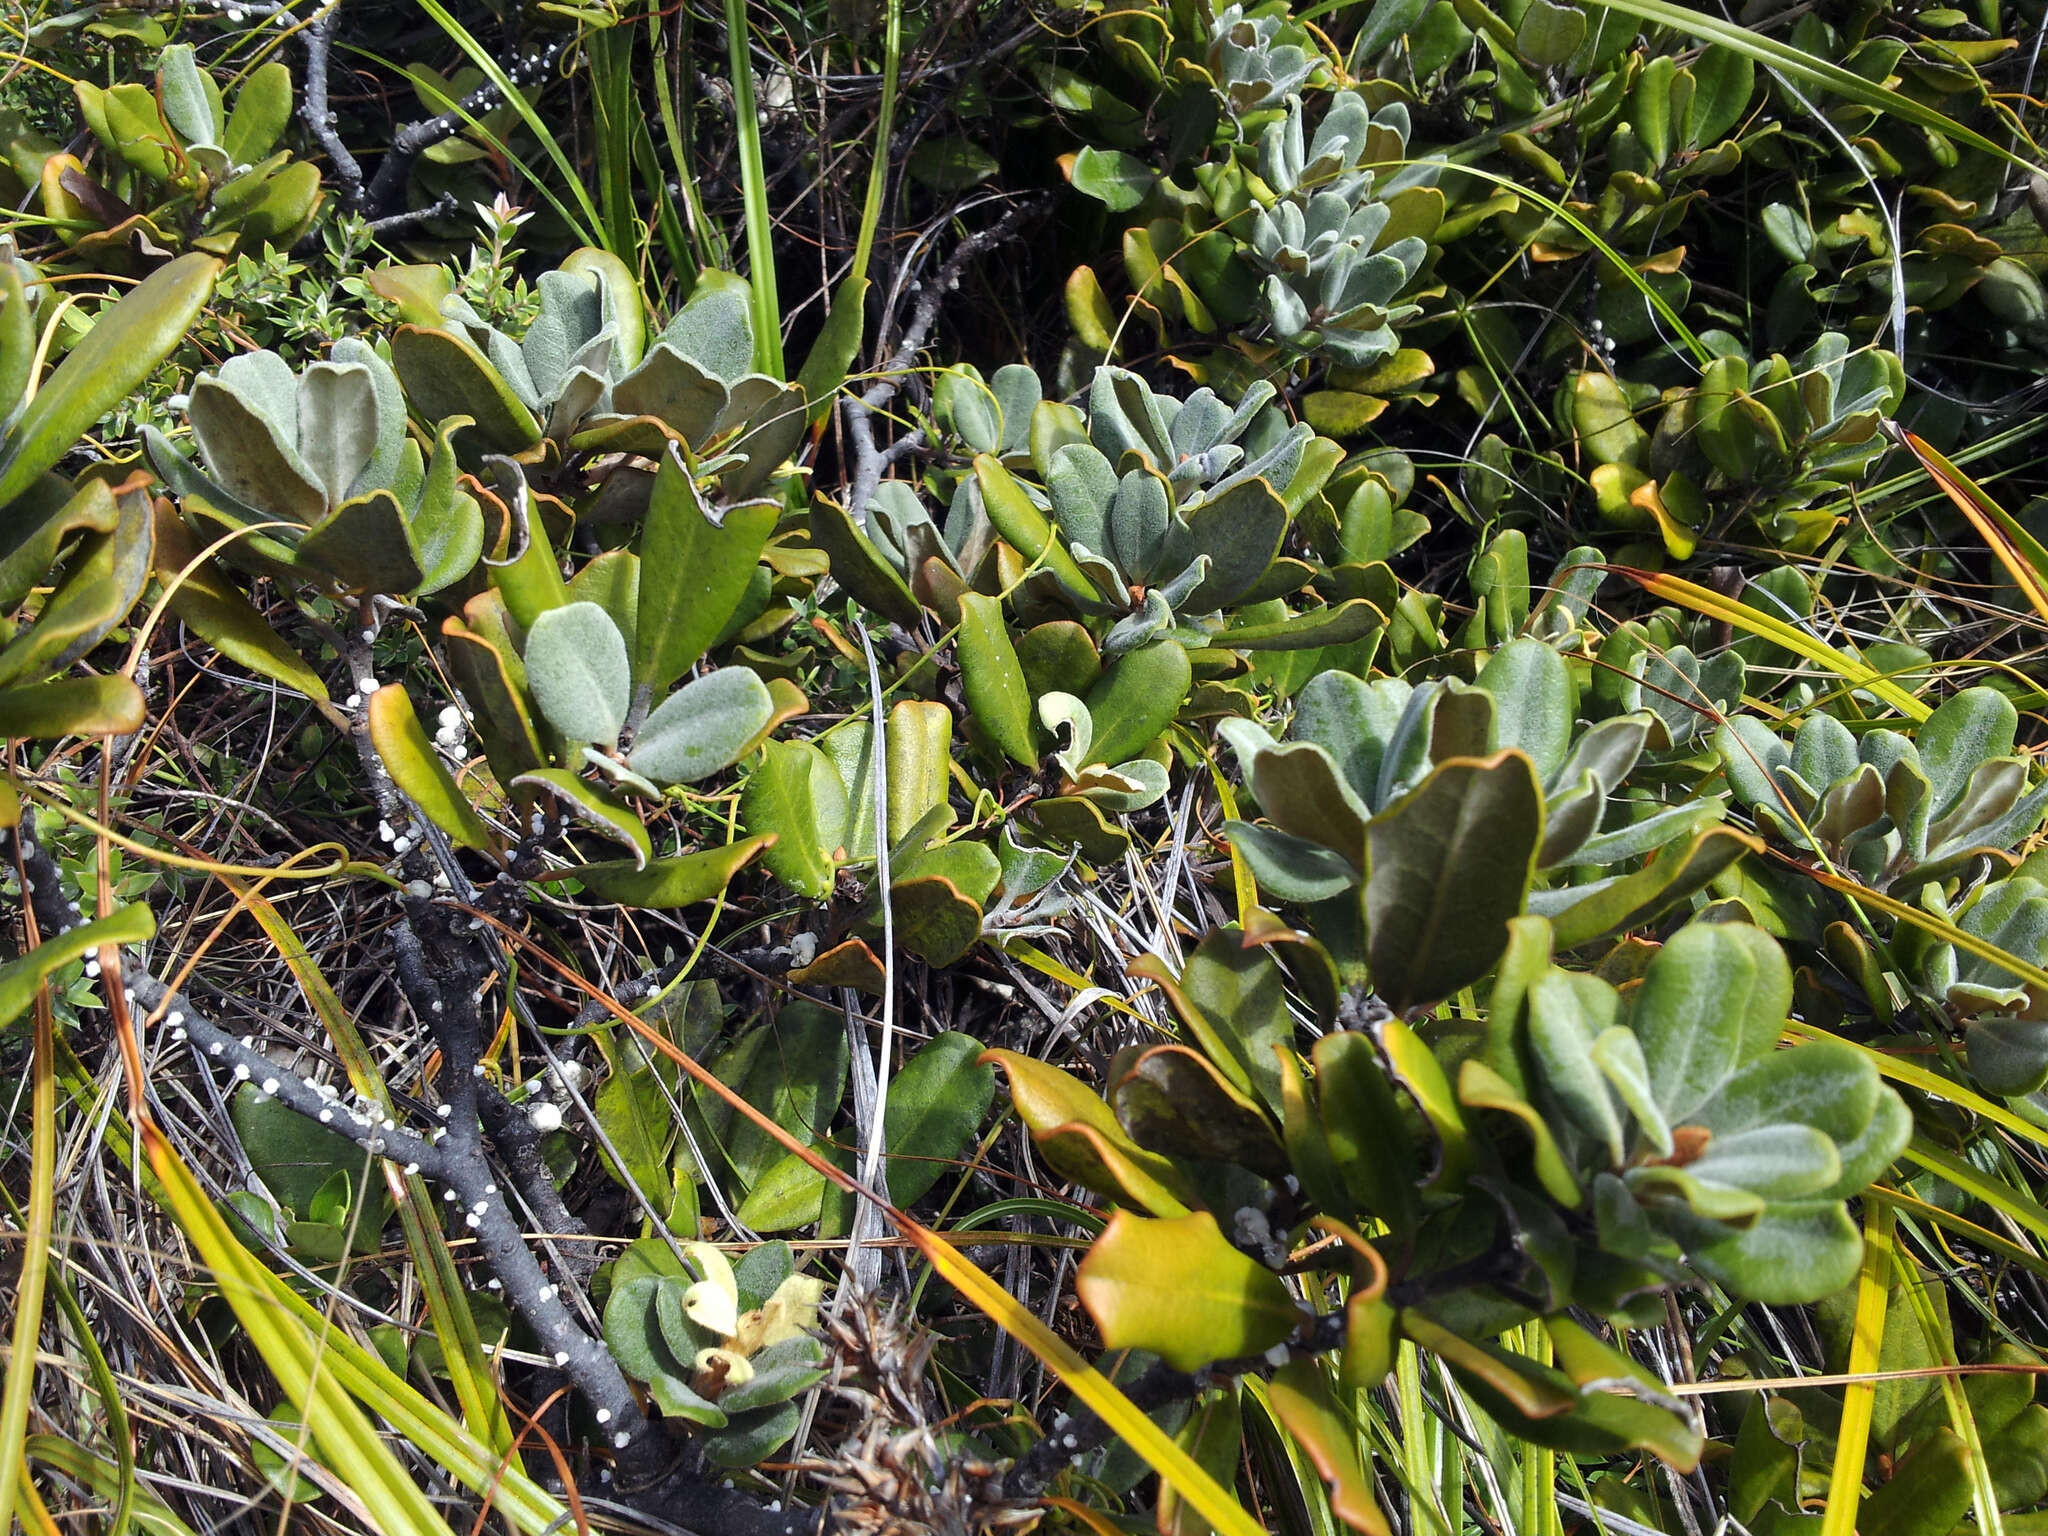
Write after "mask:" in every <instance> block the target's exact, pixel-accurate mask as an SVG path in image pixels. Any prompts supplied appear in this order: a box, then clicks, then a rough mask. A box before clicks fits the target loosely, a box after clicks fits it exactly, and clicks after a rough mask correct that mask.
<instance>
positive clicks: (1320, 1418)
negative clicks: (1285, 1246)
mask: <svg viewBox="0 0 2048 1536" xmlns="http://www.w3.org/2000/svg"><path fill="white" fill-rule="evenodd" d="M1535 3H1536V4H1539V5H1540V4H1542V3H1543V0H1535ZM1266 1396H1267V1400H1268V1401H1269V1402H1270V1403H1271V1404H1272V1406H1273V1413H1274V1415H1275V1417H1277V1418H1278V1419H1279V1420H1280V1422H1281V1423H1282V1424H1284V1425H1286V1426H1287V1432H1288V1433H1289V1434H1291V1435H1292V1436H1293V1437H1294V1439H1295V1442H1296V1443H1297V1444H1299V1445H1300V1446H1301V1448H1302V1450H1304V1451H1306V1452H1307V1453H1308V1457H1309V1460H1310V1461H1312V1462H1314V1463H1315V1468H1316V1471H1317V1472H1318V1473H1320V1474H1321V1475H1322V1478H1323V1481H1324V1482H1325V1483H1326V1484H1327V1485H1328V1488H1329V1498H1330V1513H1331V1514H1333V1515H1335V1516H1336V1517H1337V1518H1338V1519H1340V1520H1342V1521H1343V1522H1344V1523H1345V1524H1346V1525H1347V1526H1349V1527H1350V1528H1351V1529H1352V1530H1354V1531H1362V1532H1365V1533H1366V1536H1388V1533H1389V1532H1391V1530H1392V1529H1393V1528H1392V1526H1390V1525H1389V1524H1388V1523H1387V1517H1386V1514H1385V1512H1384V1511H1383V1510H1381V1508H1380V1504H1379V1499H1378V1497H1377V1496H1376V1495H1375V1494H1374V1492H1373V1480H1372V1477H1371V1475H1370V1474H1369V1473H1368V1472H1367V1471H1366V1467H1365V1463H1364V1461H1363V1460H1362V1459H1361V1458H1360V1454H1359V1435H1358V1429H1357V1427H1356V1424H1355V1423H1354V1421H1353V1419H1352V1417H1351V1415H1349V1414H1347V1413H1346V1412H1344V1410H1343V1409H1341V1408H1340V1407H1339V1406H1338V1404H1337V1399H1336V1395H1335V1394H1334V1393H1333V1392H1332V1391H1331V1390H1330V1383H1329V1379H1328V1377H1327V1376H1325V1375H1324V1372H1323V1366H1322V1363H1321V1362H1320V1361H1318V1360H1317V1359H1316V1358H1315V1357H1314V1356H1313V1355H1296V1356H1294V1357H1293V1358H1292V1359H1290V1360H1289V1361H1287V1362H1286V1364H1284V1365H1282V1366H1281V1367H1280V1369H1279V1370H1277V1371H1275V1372H1274V1373H1273V1376H1272V1379H1271V1380H1270V1381H1269V1382H1268V1383H1267V1387H1266Z"/></svg>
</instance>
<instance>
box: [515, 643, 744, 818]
mask: <svg viewBox="0 0 2048 1536" xmlns="http://www.w3.org/2000/svg"><path fill="white" fill-rule="evenodd" d="M575 606H576V605H575V604H571V605H570V607H572V608H573V607H575ZM568 611H569V609H567V608H564V609H557V610H556V612H557V613H566V612H568ZM553 616H554V615H552V614H550V615H549V617H550V618H552V617H553ZM530 658H531V652H530V651H529V666H530V665H531V659H530ZM774 718H775V701H774V699H773V698H771V697H770V696H769V693H768V685H767V684H766V683H764V682H762V681H761V678H760V674H758V673H756V672H754V671H753V670H752V669H750V668H747V667H720V668H719V669H718V670H717V671H715V672H711V673H708V674H707V675H705V676H703V677H700V678H698V679H697V680H696V681H694V682H691V683H687V684H685V685H684V686H683V687H681V688H679V689H677V690H676V692H674V693H673V694H671V695H669V697H668V698H666V699H664V700H662V702H661V704H660V706H659V707H658V708H657V709H656V710H655V711H654V713H653V714H651V715H649V716H648V717H647V722H646V724H644V725H642V726H641V727H640V733H639V735H637V736H636V737H634V739H633V750H632V752H631V753H630V754H629V755H628V756H627V758H626V765H627V766H628V767H629V768H631V769H632V770H633V771H634V772H635V773H639V774H645V775H646V776H647V777H648V778H649V779H651V780H652V781H653V782H655V783H656V784H694V783H696V782H697V781H698V780H699V779H703V778H708V777H710V776H711V775H712V774H714V773H717V772H719V771H720V770H721V769H724V768H729V767H731V766H732V765H733V764H734V763H735V762H737V761H738V760H739V758H740V756H741V754H742V753H744V752H745V751H746V750H747V747H748V746H749V745H750V744H751V743H752V742H753V740H754V739H755V738H756V737H757V736H759V735H760V734H761V732H762V731H764V730H766V729H767V728H768V726H769V725H770V723H771V722H772V721H773V720H774Z"/></svg>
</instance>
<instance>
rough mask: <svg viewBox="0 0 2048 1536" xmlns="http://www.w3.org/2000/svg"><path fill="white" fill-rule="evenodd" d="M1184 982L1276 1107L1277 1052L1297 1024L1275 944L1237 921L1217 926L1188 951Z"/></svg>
mask: <svg viewBox="0 0 2048 1536" xmlns="http://www.w3.org/2000/svg"><path fill="white" fill-rule="evenodd" d="M1180 986H1181V989H1182V991H1184V992H1185V993H1186V994H1187V998H1188V1001H1189V1002H1191V1003H1192V1004H1193V1005H1194V1006H1195V1007H1196V1008H1198V1009H1200V1010H1201V1013H1202V1016H1203V1017H1204V1018H1206V1019H1207V1020H1209V1021H1210V1022H1211V1024H1212V1025H1213V1027H1214V1028H1215V1029H1216V1030H1217V1032H1218V1038H1219V1039H1220V1041H1221V1043H1222V1045H1223V1047H1224V1049H1225V1050H1227V1051H1228V1052H1229V1053H1230V1055H1231V1057H1232V1058H1233V1059H1234V1060H1235V1061H1236V1063H1237V1065H1238V1067H1239V1069H1240V1071H1241V1072H1242V1073H1243V1074H1244V1077H1245V1079H1246V1080H1248V1081H1249V1082H1250V1083H1251V1084H1252V1085H1253V1087H1254V1088H1256V1089H1257V1090H1258V1096H1259V1097H1260V1098H1261V1099H1263V1100H1264V1101H1265V1103H1266V1105H1267V1107H1268V1108H1270V1109H1272V1110H1274V1111H1276V1112H1277V1111H1278V1110H1279V1108H1280V1068H1279V1062H1278V1059H1277V1058H1276V1057H1275V1056H1274V1054H1273V1052H1274V1048H1275V1047H1276V1046H1283V1045H1288V1044H1290V1043H1291V1042H1292V1040H1293V1037H1294V1026H1293V1023H1292V1022H1291V1021H1290V1020H1289V1018H1288V1016H1287V999H1286V995H1285V988H1284V985H1283V978H1282V976H1281V972H1280V966H1279V963H1278V962H1277V961H1276V960H1274V958H1273V954H1272V951H1271V949H1270V948H1268V947H1267V946H1265V945H1255V944H1250V943H1247V942H1246V941H1245V936H1244V933H1243V931H1242V930H1240V929H1239V928H1238V927H1237V926H1236V925H1235V924H1232V925H1231V926H1229V927H1225V928H1218V929H1213V930H1212V931H1210V932H1209V933H1208V934H1206V935H1205V936H1204V937H1203V939H1202V942H1201V943H1199V944H1198V945H1196V946H1195V951H1194V953H1193V954H1191V955H1189V956H1188V962H1187V965H1186V967H1185V968H1184V969H1183V970H1182V971H1181V976H1180Z"/></svg>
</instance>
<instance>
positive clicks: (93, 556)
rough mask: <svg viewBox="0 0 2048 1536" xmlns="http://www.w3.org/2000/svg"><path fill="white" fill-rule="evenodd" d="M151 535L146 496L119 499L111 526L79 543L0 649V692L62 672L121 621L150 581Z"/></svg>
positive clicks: (129, 495) (89, 535) (153, 532)
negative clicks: (32, 615)
mask: <svg viewBox="0 0 2048 1536" xmlns="http://www.w3.org/2000/svg"><path fill="white" fill-rule="evenodd" d="M102 494H104V493H102ZM154 535H155V526H154V519H153V517H152V515H151V512H150V506H149V500H148V498H147V497H146V496H141V495H136V494H128V495H123V496H122V497H120V498H119V499H118V512H117V516H116V520H115V523H114V526H113V527H112V528H110V529H108V530H107V531H106V532H104V533H91V532H89V533H87V534H86V535H85V536H84V537H83V538H82V539H80V540H79V543H78V547H77V549H76V550H75V551H74V552H73V554H72V556H71V558H70V560H69V561H67V562H66V563H65V567H64V575H63V579H62V580H61V581H58V582H57V584H56V590H55V591H54V592H52V593H51V594H50V595H49V596H48V597H47V598H45V599H44V601H43V605H42V608H41V611H39V612H38V613H37V615H36V621H35V623H34V624H33V625H32V626H30V627H29V628H28V629H27V630H24V631H22V632H21V633H19V634H17V635H15V637H14V638H13V640H12V641H11V642H9V643H8V644H7V645H6V646H5V647H4V648H0V688H4V687H7V686H9V685H10V684H14V683H23V682H34V681H36V680H38V679H40V678H44V677H47V676H49V675H50V674H51V673H52V672H59V671H62V670H63V669H64V668H65V667H68V666H69V665H70V664H71V663H72V662H74V661H76V660H78V658H79V657H81V656H83V655H85V654H86V652H88V651H90V650H91V649H92V648H93V647H94V646H96V645H98V644H99V643H100V641H101V640H102V639H104V638H105V636H106V634H107V631H108V630H110V629H112V628H113V627H114V626H115V625H116V624H118V623H120V622H121V620H123V619H124V618H126V617H127V616H128V610H129V609H130V608H131V607H133V606H134V604H135V599H136V598H137V597H139V596H141V594H142V587H143V583H144V582H146V581H147V580H148V579H149V565H150V556H151V553H152V552H153V551H154V549H155V544H156V541H155V536H154Z"/></svg>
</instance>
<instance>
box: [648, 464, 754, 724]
mask: <svg viewBox="0 0 2048 1536" xmlns="http://www.w3.org/2000/svg"><path fill="white" fill-rule="evenodd" d="M775 517H776V509H775V508H774V507H772V506H754V507H733V508H731V509H730V510H728V511H727V512H726V513H725V515H724V518H723V519H722V520H720V521H717V522H714V521H713V519H712V516H711V512H710V509H709V508H708V507H706V506H705V504H704V501H703V498H702V497H701V496H700V495H699V494H698V492H697V486H696V482H695V481H694V480H693V479H691V477H690V473H689V471H688V470H687V469H685V468H684V467H683V465H682V463H681V461H680V459H679V458H678V456H677V454H676V453H675V451H674V450H673V449H671V450H670V451H669V452H667V453H665V454H663V455H662V459H661V467H660V468H659V469H658V470H657V471H656V472H655V477H654V494H653V496H652V498H651V499H650V500H649V502H648V507H647V521H646V525H645V530H644V532H643V533H642V534H641V537H640V570H641V577H640V627H639V633H638V634H637V635H636V636H635V637H634V645H633V681H634V682H635V683H637V684H639V685H640V686H642V687H648V688H652V689H654V690H655V691H656V692H660V691H661V690H663V689H665V688H667V687H668V686H669V685H670V684H671V683H673V682H674V681H675V680H676V679H677V678H679V677H681V676H682V675H683V674H684V673H685V672H687V671H688V670H689V669H690V668H691V667H692V666H694V665H695V664H696V663H697V660H698V658H700V657H701V656H702V655H703V654H704V652H705V651H706V650H708V649H709V648H710V646H711V642H712V641H714V640H716V639H717V638H718V635H719V632H720V631H721V630H723V629H724V627H725V623H726V620H727V619H728V618H730V617H731V615H732V611H733V609H734V608H735V607H736V606H738V604H739V601H740V598H741V597H742V596H743V595H744V594H745V592H746V589H747V581H748V578H749V577H750V576H751V575H752V574H753V570H754V566H755V565H756V563H758V562H759V560H760V558H761V550H762V548H763V547H764V546H765V545H766V544H767V542H768V536H769V535H770V534H771V533H773V532H774V531H775Z"/></svg>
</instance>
